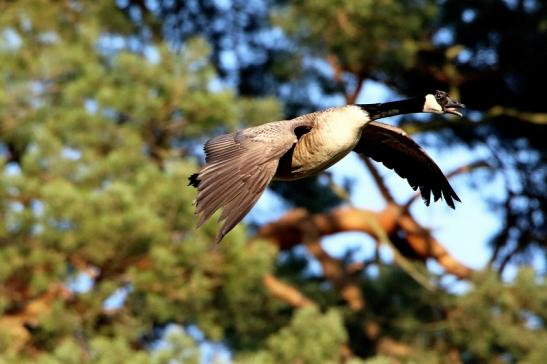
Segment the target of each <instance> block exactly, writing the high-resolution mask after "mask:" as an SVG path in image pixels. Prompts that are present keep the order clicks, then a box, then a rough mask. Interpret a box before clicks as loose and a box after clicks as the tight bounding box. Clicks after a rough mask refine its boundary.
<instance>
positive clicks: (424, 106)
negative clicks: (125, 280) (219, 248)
mask: <svg viewBox="0 0 547 364" xmlns="http://www.w3.org/2000/svg"><path fill="white" fill-rule="evenodd" d="M463 107H465V106H464V105H462V104H460V103H459V102H457V101H455V100H453V99H451V98H450V97H449V96H448V94H447V93H446V92H443V91H436V92H434V93H430V94H427V95H425V96H424V97H417V98H411V99H406V100H400V101H393V102H386V103H379V104H355V105H346V106H341V107H333V108H330V109H326V110H322V111H317V112H313V113H310V114H306V115H302V116H299V117H297V118H294V119H291V120H282V121H273V122H270V123H266V124H263V125H259V126H254V127H250V128H246V129H242V130H239V131H236V132H234V133H230V134H226V135H220V136H218V137H216V138H213V139H211V140H209V141H207V142H206V143H205V147H204V150H205V166H203V168H202V169H201V170H200V171H199V172H198V173H195V174H193V175H191V176H190V177H189V181H190V183H189V185H191V186H193V187H196V188H197V190H198V193H197V198H196V200H195V205H196V214H198V215H199V221H198V227H199V226H201V225H202V224H203V223H204V222H205V221H206V220H207V219H209V218H210V217H211V216H212V215H213V214H214V213H215V212H216V211H217V210H219V209H222V214H221V215H220V218H219V222H221V221H222V222H223V223H222V227H221V228H220V231H219V232H218V234H217V236H216V242H220V240H222V238H223V237H224V236H225V235H226V234H227V233H228V232H229V231H230V230H232V228H233V227H234V226H235V225H237V223H239V222H240V221H241V220H242V219H243V217H244V216H245V215H246V214H247V213H248V212H249V210H251V208H252V207H253V206H254V204H255V203H256V201H257V200H258V198H259V197H260V195H261V194H262V193H263V192H264V190H265V189H266V187H267V186H268V184H269V183H270V181H272V180H273V179H275V180H284V181H291V180H296V179H300V178H305V177H309V176H313V175H316V174H318V173H320V172H322V171H324V170H325V169H327V168H329V167H330V166H332V165H333V164H334V163H336V162H338V161H339V160H340V159H342V158H343V157H344V156H346V155H347V154H348V153H349V152H351V151H352V150H353V151H355V152H357V153H361V154H363V155H365V156H368V157H370V158H372V159H374V160H376V161H377V162H381V163H383V164H384V165H385V166H386V167H388V168H390V169H394V170H395V172H396V173H397V174H398V175H399V176H401V177H402V178H406V179H407V180H408V183H409V184H410V186H411V187H412V188H413V189H414V190H416V189H418V188H419V189H420V193H421V195H422V198H423V200H424V202H425V204H426V205H428V206H429V202H430V198H431V193H432V194H433V199H434V200H435V201H437V200H439V199H440V198H441V197H442V198H444V200H445V202H446V203H447V205H448V206H450V207H451V208H454V200H456V201H460V199H459V198H458V195H456V192H454V190H453V189H452V187H451V186H450V183H449V182H448V180H447V179H446V177H445V176H444V174H443V172H442V171H441V170H440V168H439V167H438V166H437V164H435V162H434V161H433V160H432V159H431V157H429V155H427V153H426V152H425V151H424V150H423V149H422V148H421V147H420V146H419V145H418V144H417V143H416V142H414V141H413V140H412V139H411V138H410V137H409V136H407V134H406V133H405V132H404V131H403V130H402V129H399V128H396V127H394V126H390V125H387V124H383V123H380V122H377V121H375V120H377V119H380V118H384V117H388V116H394V115H400V114H408V113H419V112H426V113H434V114H445V113H449V114H454V115H457V116H462V114H461V113H460V112H459V111H458V109H460V108H463Z"/></svg>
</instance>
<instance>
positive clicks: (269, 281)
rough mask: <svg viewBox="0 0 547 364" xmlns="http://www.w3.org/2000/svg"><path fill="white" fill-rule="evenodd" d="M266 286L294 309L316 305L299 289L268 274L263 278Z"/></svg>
mask: <svg viewBox="0 0 547 364" xmlns="http://www.w3.org/2000/svg"><path fill="white" fill-rule="evenodd" d="M263 281H264V286H265V287H266V288H267V289H268V290H269V291H270V293H271V294H272V295H273V296H274V297H276V298H279V299H280V300H282V301H285V302H287V303H288V304H289V305H291V306H292V307H297V308H300V307H307V306H313V305H315V303H314V302H313V301H312V300H310V299H309V298H307V297H306V296H305V295H304V294H302V292H300V291H299V290H298V289H296V288H294V287H292V286H290V285H289V284H287V283H284V282H282V281H280V280H279V279H277V278H276V277H274V276H273V275H271V274H266V275H265V276H264V278H263Z"/></svg>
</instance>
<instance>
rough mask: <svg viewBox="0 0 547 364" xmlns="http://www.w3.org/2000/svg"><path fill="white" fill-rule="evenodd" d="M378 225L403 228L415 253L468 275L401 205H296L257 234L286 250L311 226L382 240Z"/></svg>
mask: <svg viewBox="0 0 547 364" xmlns="http://www.w3.org/2000/svg"><path fill="white" fill-rule="evenodd" d="M373 219H374V220H373ZM377 226H379V227H380V228H381V229H382V230H383V231H385V232H386V233H387V235H388V236H391V235H393V234H396V233H397V232H402V235H404V236H405V237H406V239H405V241H406V242H407V244H408V247H409V248H410V249H411V250H412V251H413V252H414V253H415V254H416V255H418V256H419V257H421V258H423V259H426V258H433V259H435V260H437V262H438V263H439V264H440V265H441V266H442V267H443V268H444V269H445V270H446V272H448V273H450V274H453V275H455V276H456V277H459V278H468V277H469V275H470V274H471V272H472V270H471V269H470V268H468V267H466V266H465V265H463V264H462V263H461V262H459V261H457V260H456V259H455V258H454V257H452V256H451V255H450V253H448V252H447V251H446V249H444V247H443V246H442V245H441V243H440V242H439V241H437V240H436V239H435V238H434V237H433V236H432V235H431V233H430V232H429V231H428V230H427V229H425V228H423V227H422V226H421V225H420V224H418V223H417V222H416V221H415V220H414V219H413V218H412V217H411V216H410V215H408V214H401V208H400V207H398V206H394V205H388V206H386V208H384V209H383V210H382V211H379V212H374V211H369V210H361V209H356V208H342V209H336V210H334V211H332V212H329V213H323V214H309V213H308V212H307V211H306V210H304V209H294V210H291V211H289V212H288V213H287V214H286V215H285V216H283V217H282V218H281V219H279V220H278V221H276V222H273V223H270V224H267V225H265V226H263V227H262V228H261V229H260V230H259V231H258V236H260V237H262V238H266V239H270V240H272V242H274V243H275V244H276V245H278V247H279V248H280V249H282V250H284V249H290V248H292V247H293V246H295V245H298V244H300V243H302V242H305V237H306V234H309V233H310V232H309V230H310V229H313V233H314V234H316V235H315V236H317V237H322V236H326V235H331V234H335V233H339V232H344V231H361V232H364V233H366V234H369V235H371V236H373V237H375V238H376V239H379V240H381V237H380V236H378V234H377V232H376V229H377Z"/></svg>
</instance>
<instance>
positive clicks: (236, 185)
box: [189, 122, 298, 243]
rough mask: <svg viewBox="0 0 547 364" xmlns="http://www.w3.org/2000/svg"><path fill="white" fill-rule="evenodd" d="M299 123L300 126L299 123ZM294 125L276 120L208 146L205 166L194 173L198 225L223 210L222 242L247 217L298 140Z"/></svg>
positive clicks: (221, 216)
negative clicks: (282, 160) (283, 158)
mask: <svg viewBox="0 0 547 364" xmlns="http://www.w3.org/2000/svg"><path fill="white" fill-rule="evenodd" d="M297 126H298V125H297ZM297 140H298V139H297V136H296V134H295V132H294V127H291V125H290V124H288V123H283V122H276V123H270V124H266V125H263V126H259V127H254V128H249V129H244V130H241V131H238V132H235V133H231V134H226V135H221V136H218V137H216V138H213V139H211V140H209V141H208V142H207V143H206V144H205V147H204V150H205V162H206V164H205V166H204V167H203V168H202V169H201V171H200V172H199V173H197V174H194V175H192V176H190V178H189V179H190V185H193V186H194V187H197V189H198V194H197V198H196V201H195V204H196V213H197V214H198V215H199V222H198V227H199V226H201V225H202V224H203V223H204V222H205V221H206V220H207V219H209V218H210V217H211V216H212V215H213V214H214V213H215V211H217V210H219V209H222V214H221V215H220V218H219V222H220V221H223V224H222V227H221V229H220V231H219V232H218V234H217V236H216V242H217V243H218V242H219V241H220V240H222V238H223V237H224V236H225V235H226V234H227V233H228V232H229V231H230V230H232V228H233V227H234V226H235V225H237V223H239V222H240V221H241V219H243V217H244V216H245V215H246V214H247V212H249V210H250V209H251V208H252V207H253V206H254V204H255V203H256V201H257V200H258V198H259V197H260V195H261V194H262V193H263V192H264V190H265V189H266V186H267V185H268V184H269V183H270V181H271V180H272V178H273V176H274V174H275V172H276V169H277V165H278V164H279V159H280V158H281V156H283V154H285V153H286V152H287V151H289V150H290V149H291V148H292V146H293V145H294V144H295V143H296V142H297Z"/></svg>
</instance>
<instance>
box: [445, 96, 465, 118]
mask: <svg viewBox="0 0 547 364" xmlns="http://www.w3.org/2000/svg"><path fill="white" fill-rule="evenodd" d="M463 108H465V105H464V104H461V103H459V102H458V101H456V100H453V99H451V98H450V97H447V98H446V104H445V105H444V111H445V112H446V113H449V114H454V115H457V116H460V117H461V116H462V113H461V112H459V111H458V109H463Z"/></svg>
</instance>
